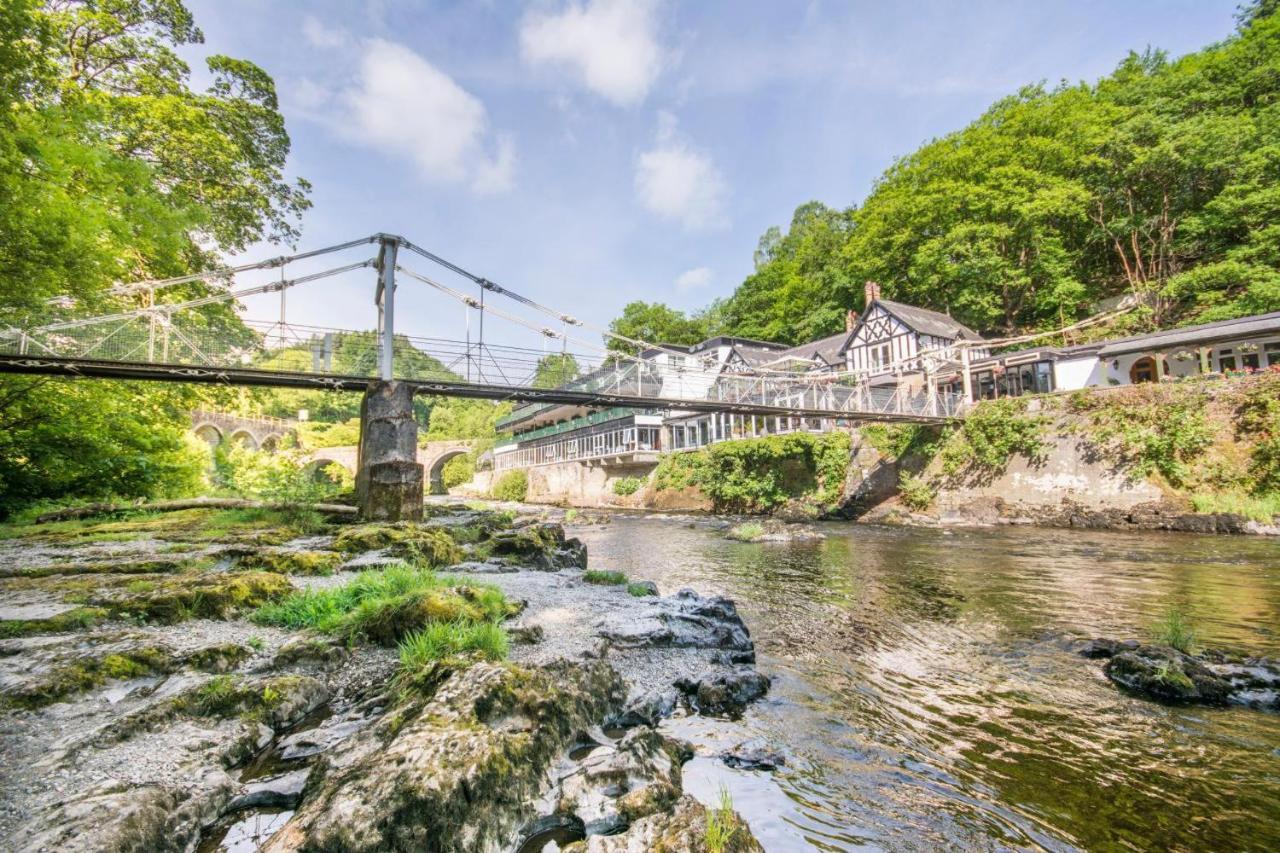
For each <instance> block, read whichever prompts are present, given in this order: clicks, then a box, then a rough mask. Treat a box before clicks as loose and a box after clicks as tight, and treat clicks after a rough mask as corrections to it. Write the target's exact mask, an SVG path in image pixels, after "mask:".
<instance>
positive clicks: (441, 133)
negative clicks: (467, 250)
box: [340, 39, 516, 193]
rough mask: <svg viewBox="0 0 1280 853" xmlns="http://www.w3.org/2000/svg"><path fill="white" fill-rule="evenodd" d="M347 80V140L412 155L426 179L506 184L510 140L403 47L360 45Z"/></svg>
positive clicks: (498, 187)
mask: <svg viewBox="0 0 1280 853" xmlns="http://www.w3.org/2000/svg"><path fill="white" fill-rule="evenodd" d="M363 48H364V55H363V56H362V57H361V58H360V67H359V71H358V73H357V74H356V81H355V83H354V85H352V86H351V87H350V88H348V89H346V90H345V91H344V92H343V93H342V95H341V102H342V104H343V105H344V106H345V108H346V115H345V117H344V118H345V121H344V123H343V124H342V125H341V127H340V132H341V133H342V135H343V136H345V137H346V138H347V139H349V140H351V141H353V142H356V143H359V144H363V145H368V146H370V147H373V148H377V149H379V150H381V151H384V152H386V153H388V154H393V155H396V156H400V157H404V158H407V159H409V160H410V161H412V162H413V164H414V165H415V166H416V167H417V171H418V174H419V175H420V176H421V177H422V178H423V179H424V180H426V181H428V182H431V183H441V184H452V183H467V184H469V185H470V186H471V188H472V190H474V191H475V192H477V193H493V192H500V191H503V190H506V189H509V188H510V187H511V186H512V175H513V172H514V167H515V159H516V158H515V146H514V145H513V144H512V142H511V140H510V139H507V138H505V137H503V138H500V139H495V138H494V137H493V134H492V133H491V132H490V130H489V118H488V114H487V112H486V110H485V107H484V104H483V103H481V102H480V100H479V99H478V98H476V97H475V96H474V95H472V94H470V93H469V92H467V91H466V90H465V89H463V88H462V87H461V86H459V85H458V84H457V83H455V82H454V80H453V79H452V78H451V77H449V75H447V74H445V73H444V72H443V71H441V70H440V69H438V68H436V67H435V66H434V65H432V64H431V63H430V62H428V61H427V60H425V59H423V58H422V57H421V56H419V55H418V54H416V53H414V52H413V51H412V50H410V49H409V48H407V47H405V46H403V45H400V44H396V43H394V42H389V41H384V40H382V39H370V40H368V41H367V42H365V43H364V44H363Z"/></svg>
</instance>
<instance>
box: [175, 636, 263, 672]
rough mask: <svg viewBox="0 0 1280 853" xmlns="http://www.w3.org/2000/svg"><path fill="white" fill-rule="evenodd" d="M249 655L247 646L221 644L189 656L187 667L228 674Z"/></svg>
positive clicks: (198, 650)
mask: <svg viewBox="0 0 1280 853" xmlns="http://www.w3.org/2000/svg"><path fill="white" fill-rule="evenodd" d="M249 655H250V651H249V649H248V648H246V647H245V646H242V645H240V644H238V643H221V644H219V645H216V646H206V647H205V648H203V649H197V650H196V651H194V652H192V653H191V654H189V655H187V657H186V661H185V663H186V664H187V666H190V667H192V668H194V669H199V670H203V671H205V672H226V671H227V670H229V669H234V668H235V667H236V666H238V665H239V664H240V662H241V661H243V660H244V659H245V658H247V657H249Z"/></svg>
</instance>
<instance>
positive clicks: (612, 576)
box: [582, 569, 627, 586]
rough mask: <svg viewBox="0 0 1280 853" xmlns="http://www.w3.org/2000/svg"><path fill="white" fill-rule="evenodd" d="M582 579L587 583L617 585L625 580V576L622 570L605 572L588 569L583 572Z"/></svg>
mask: <svg viewBox="0 0 1280 853" xmlns="http://www.w3.org/2000/svg"><path fill="white" fill-rule="evenodd" d="M582 579H583V580H584V581H586V582H587V583H594V584H601V585H604V586H617V585H619V584H624V583H626V582H627V576H626V575H624V574H623V573H622V572H605V571H599V570H596V569H589V570H587V571H585V572H583V573H582Z"/></svg>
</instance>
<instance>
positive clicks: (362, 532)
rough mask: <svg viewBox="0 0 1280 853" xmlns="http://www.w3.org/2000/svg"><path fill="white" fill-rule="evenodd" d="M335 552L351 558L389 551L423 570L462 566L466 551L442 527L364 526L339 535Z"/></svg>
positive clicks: (412, 525) (347, 530)
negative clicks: (355, 555)
mask: <svg viewBox="0 0 1280 853" xmlns="http://www.w3.org/2000/svg"><path fill="white" fill-rule="evenodd" d="M333 544H334V548H336V549H337V550H339V551H342V552H344V553H348V554H359V553H362V552H365V551H378V550H386V551H387V552H388V553H389V554H391V556H393V557H399V558H401V559H403V560H406V561H408V562H410V563H413V564H414V565H416V566H419V567H421V568H437V567H440V566H451V565H453V564H455V563H460V562H462V559H463V553H462V549H461V548H460V547H458V543H457V542H455V541H454V539H453V537H452V536H450V535H449V533H448V531H446V530H445V529H443V528H440V527H423V526H421V525H415V524H408V523H400V524H361V525H358V526H355V527H348V528H346V529H344V530H342V531H341V532H339V533H338V536H337V538H336V539H335V540H334V543H333Z"/></svg>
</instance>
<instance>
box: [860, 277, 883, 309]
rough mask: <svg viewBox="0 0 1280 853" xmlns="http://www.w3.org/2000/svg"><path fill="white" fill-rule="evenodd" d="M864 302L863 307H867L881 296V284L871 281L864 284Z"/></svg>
mask: <svg viewBox="0 0 1280 853" xmlns="http://www.w3.org/2000/svg"><path fill="white" fill-rule="evenodd" d="M862 295H863V302H864V303H865V304H864V305H863V306H862V307H863V308H866V307H867V306H868V305H870V304H871V303H872V302H875V301H876V300H877V299H879V298H880V284H879V283H878V282H874V281H869V282H867V283H866V284H864V285H863V286H862Z"/></svg>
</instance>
